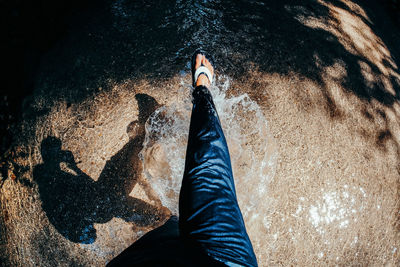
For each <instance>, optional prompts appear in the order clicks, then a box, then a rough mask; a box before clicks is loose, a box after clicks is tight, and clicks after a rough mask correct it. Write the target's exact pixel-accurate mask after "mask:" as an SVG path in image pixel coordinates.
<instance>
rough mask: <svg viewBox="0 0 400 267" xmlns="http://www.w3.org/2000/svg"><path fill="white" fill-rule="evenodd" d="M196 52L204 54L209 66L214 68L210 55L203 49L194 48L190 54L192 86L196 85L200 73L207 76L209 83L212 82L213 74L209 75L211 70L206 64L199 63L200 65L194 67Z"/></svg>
mask: <svg viewBox="0 0 400 267" xmlns="http://www.w3.org/2000/svg"><path fill="white" fill-rule="evenodd" d="M198 54H200V55H203V56H205V57H206V58H207V60H208V61H209V62H210V64H211V66H212V67H213V68H214V69H215V67H214V60H213V58H212V57H211V56H210V55H208V54H207V53H206V52H205V51H204V50H200V49H198V50H196V52H194V54H193V56H192V62H191V68H192V81H193V84H192V85H193V87H196V82H197V79H198V78H199V76H200V75H201V74H204V75H206V76H207V78H208V80H209V81H210V84H212V82H213V75H211V71H210V70H209V69H208V68H207V67H206V66H204V65H203V63H201V66H200V67H198V68H197V69H194V68H195V66H196V57H197V55H198Z"/></svg>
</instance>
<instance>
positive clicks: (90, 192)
mask: <svg viewBox="0 0 400 267" xmlns="http://www.w3.org/2000/svg"><path fill="white" fill-rule="evenodd" d="M271 5H272V7H271V10H272V11H271V12H270V13H268V14H269V15H270V16H271V17H270V20H271V23H272V24H273V22H272V21H273V20H276V21H278V22H283V21H286V23H282V24H280V25H279V28H273V27H271V28H268V30H266V32H268V34H267V33H264V34H267V35H266V36H269V37H271V39H270V41H269V42H267V45H266V46H265V49H264V50H265V51H261V50H257V51H259V52H257V53H250V52H249V53H248V54H244V53H241V51H243V49H245V48H246V45H248V46H250V44H251V43H252V42H264V40H257V39H256V37H257V35H255V34H252V35H251V36H253V38H254V40H247V41H248V43H241V44H239V43H238V44H237V49H231V50H229V51H228V52H226V51H224V50H222V49H219V50H218V51H216V58H217V62H218V59H219V66H220V68H219V69H218V70H217V75H219V76H223V75H227V76H228V77H229V80H230V82H231V84H230V86H229V87H228V91H227V94H228V96H227V98H229V97H237V96H240V95H243V94H248V96H249V97H250V99H251V100H252V101H254V102H255V103H256V104H257V105H258V107H259V108H260V110H261V111H262V113H263V117H264V118H265V120H266V123H267V125H268V129H267V132H266V133H265V138H266V139H268V140H270V141H269V142H267V144H268V147H269V149H266V150H257V151H256V154H257V153H258V154H257V155H258V156H260V157H262V156H263V155H260V153H265V152H266V153H270V155H273V156H276V158H275V160H271V161H270V162H271V165H270V166H268V168H270V171H271V173H272V174H273V175H272V177H271V178H270V179H268V180H267V181H266V182H264V183H261V182H260V181H261V179H260V177H254V179H251V178H248V179H247V180H243V179H240V178H238V181H239V183H237V185H236V186H237V188H238V198H239V202H240V204H241V208H242V210H243V211H245V212H244V214H245V221H246V224H247V227H248V232H249V235H250V238H251V239H252V241H253V245H254V249H255V252H256V255H257V258H258V261H259V265H260V266H270V265H272V266H276V265H280V266H290V265H300V266H313V265H317V266H322V265H345V266H348V265H361V266H367V265H372V266H382V265H386V266H398V265H399V264H400V257H399V252H398V250H399V248H400V236H399V222H398V216H399V215H398V214H399V191H398V190H399V178H400V169H399V166H400V165H399V164H400V162H399V159H400V158H399V157H400V154H399V153H400V152H399V151H400V150H399V148H400V147H399V144H400V143H399V142H400V140H399V139H400V126H399V125H400V124H399V122H400V117H399V116H400V102H399V93H400V72H399V70H398V64H400V62H399V56H400V55H399V51H398V47H400V46H399V44H400V35H399V28H397V26H395V25H393V24H391V22H390V20H385V18H386V13H385V12H386V11H385V10H384V9H383V8H381V7H380V6H376V5H374V4H373V3H372V4H371V3H369V2H368V4H366V3H361V2H360V3H359V2H352V1H347V0H346V1H332V2H328V1H326V2H325V1H310V2H307V3H305V4H304V5H301V6H299V5H298V3H291V2H290V1H286V2H285V3H284V4H282V6H280V5H279V7H278V4H271ZM274 5H275V6H274ZM117 7H118V6H114V7H113V8H114V9H115V10H119V9H118V8H117ZM274 8H276V9H278V8H281V9H280V11H282V10H284V11H285V13H281V14H279V15H278V14H277V13H278V11H274V10H275V9H274ZM122 11H123V10H122ZM122 11H121V12H122ZM274 16H275V17H274ZM143 20H144V21H145V19H143ZM117 22H118V23H121V21H117ZM143 23H145V22H143ZM90 25H91V24H89V26H87V28H85V29H82V30H81V31H77V33H76V34H73V33H72V34H71V35H70V37H68V38H67V40H64V42H62V43H60V44H58V45H57V47H55V48H54V49H53V50H52V51H51V52H50V53H49V54H48V55H47V56H46V57H45V58H44V61H43V63H42V65H41V67H40V70H39V71H38V72H39V75H38V78H37V83H36V84H37V85H36V87H35V91H34V93H33V95H32V96H31V97H30V98H31V100H30V101H28V103H29V105H28V107H27V108H26V110H25V111H24V116H23V119H22V120H21V122H20V123H19V124H18V125H17V126H16V127H15V130H14V133H15V139H16V141H15V143H14V144H13V146H12V149H11V150H10V151H9V152H8V154H7V155H6V156H7V160H8V161H7V162H6V164H7V165H8V168H7V170H8V173H7V176H8V177H6V179H4V177H3V179H4V183H3V184H2V187H1V189H0V190H1V192H0V200H1V201H0V204H1V206H0V209H1V213H0V226H1V232H0V233H1V237H0V239H1V243H0V244H1V246H0V254H1V255H3V256H2V258H1V259H2V260H3V262H5V265H12V266H14V265H23V266H37V265H40V266H54V265H62V266H64V265H84V266H89V265H90V266H92V265H94V266H102V265H104V264H105V263H106V262H108V261H109V260H110V259H112V258H113V257H114V256H116V255H117V254H118V253H120V252H121V251H122V250H123V249H124V248H126V247H128V246H129V245H130V244H131V243H132V242H134V241H135V240H137V239H138V238H140V236H142V235H143V234H145V233H146V232H147V231H149V230H151V229H154V228H155V227H157V226H159V225H161V224H162V223H163V222H165V221H166V220H167V219H168V217H169V216H170V214H171V212H172V210H171V208H170V209H167V208H166V207H163V206H165V203H163V201H162V200H161V199H160V197H159V192H157V190H155V188H154V185H155V183H154V181H153V182H152V181H151V180H149V179H148V176H147V175H146V171H148V170H146V169H143V165H142V159H141V158H140V155H139V152H140V151H141V150H142V149H143V142H144V140H145V136H146V132H145V122H146V120H147V119H148V118H149V116H151V114H152V113H153V112H154V111H155V110H156V109H157V108H159V107H161V106H164V107H170V106H173V105H174V104H176V103H178V102H179V101H183V98H182V96H185V95H186V96H187V95H188V93H189V87H190V75H189V70H188V68H187V66H186V65H185V64H186V63H187V62H188V59H187V57H186V58H185V59H184V58H183V54H185V53H186V52H184V53H183V54H180V55H179V56H178V57H177V59H171V58H170V61H168V64H170V65H173V67H171V68H168V66H164V65H162V64H158V63H154V62H156V59H154V58H153V57H152V56H151V55H149V58H148V59H149V61H148V62H147V63H146V64H144V63H143V62H144V60H145V59H143V58H140V59H138V62H136V63H133V62H134V61H130V62H131V63H129V64H132V65H131V66H129V67H126V69H125V67H124V66H125V65H123V64H122V63H125V64H127V65H128V62H124V61H123V60H121V59H120V58H119V56H121V55H122V54H124V53H126V52H129V51H132V54H135V51H136V50H135V49H136V48H135V47H132V44H129V43H122V44H124V45H125V46H124V47H123V48H121V51H114V52H115V57H116V59H115V61H114V63H113V61H112V60H110V58H112V57H109V56H108V54H107V55H105V56H104V58H103V59H102V58H98V55H101V54H102V51H105V50H107V51H108V53H109V55H113V50H112V49H111V50H108V49H107V45H109V44H110V43H111V44H112V45H111V48H113V47H114V48H115V47H118V45H121V42H120V41H118V40H112V38H113V37H115V36H113V35H107V34H104V35H100V34H99V32H100V30H99V31H97V32H95V33H92V28H91V27H94V26H90ZM94 25H96V23H94ZM239 30H243V31H245V30H246V28H245V27H244V28H243V29H241V28H239ZM88 33H91V34H93V36H94V37H84V36H86V35H87V34H88ZM85 34H86V35H85ZM229 34H230V33H227V35H229ZM143 35H144V36H142V37H143V38H144V37H145V36H146V35H151V34H150V33H143ZM136 37H137V36H136ZM80 38H83V41H82V42H81V43H80V44H79V46H76V43H77V41H78V40H80ZM91 38H92V39H91ZM102 38H105V39H107V38H110V39H111V40H112V41H110V40H109V41H108V42H106V41H105V42H104V43H103V44H99V40H101V39H102ZM138 42H144V41H141V39H138ZM154 42H155V43H156V44H158V40H155V41H154ZM96 44H98V45H99V47H100V48H97V49H99V51H100V52H98V51H92V50H93V47H97V46H96ZM396 45H397V46H396ZM189 48H190V47H189ZM189 48H186V50H187V53H189V50H190V49H189ZM160 49H161V48H160ZM169 49H170V50H173V49H174V47H173V46H172V48H168V49H167V48H165V51H162V52H165V53H168V51H169ZM396 49H397V50H396ZM186 50H185V51H186ZM90 53H93V54H94V56H91V55H90ZM149 53H150V52H149ZM157 53H158V52H157ZM120 54H121V55H120ZM228 55H229V56H231V57H232V58H231V61H230V62H229V63H230V64H225V63H226V62H224V59H223V56H225V57H226V56H228ZM92 58H96V60H95V61H93V59H92ZM174 60H175V61H174ZM151 63H154V64H153V65H154V68H157V70H155V71H154V73H149V71H148V70H149V69H151V68H152V64H151ZM241 63H243V65H240V64H241ZM113 64H118V66H117V67H115V66H114V67H106V66H109V65H111V66H113ZM240 66H242V67H240ZM130 71H132V74H130V75H128V74H126V73H129V72H130ZM99 77H100V78H99ZM246 119H248V121H250V122H255V123H256V122H258V121H257V120H256V118H255V117H251V116H250V117H246ZM222 124H223V126H224V121H223V122H222ZM224 127H225V129H230V128H229V127H230V126H229V125H225V126H224ZM227 138H228V144H229V136H227ZM231 146H232V148H231V150H235V149H237V148H235V147H234V145H231ZM243 146H244V147H248V146H251V144H243ZM260 151H261V152H260ZM154 155H156V156H159V155H160V154H157V153H156V154H154ZM171 160H172V159H169V160H167V161H165V159H163V158H162V157H161V158H157V157H155V158H153V159H152V161H151V162H152V164H153V166H154V165H156V166H157V168H158V167H159V166H160V165H157V164H167V165H168V164H170V162H171ZM260 162H261V161H260ZM234 168H237V170H238V171H236V174H237V175H240V170H241V169H240V166H239V165H235V166H234ZM272 169H273V170H272ZM260 188H265V192H263V194H264V197H263V198H262V199H257V201H256V204H257V205H256V206H257V209H250V210H246V207H247V206H246V205H247V203H251V201H252V199H251V197H249V196H251V195H252V194H255V192H257V190H259V189H260Z"/></svg>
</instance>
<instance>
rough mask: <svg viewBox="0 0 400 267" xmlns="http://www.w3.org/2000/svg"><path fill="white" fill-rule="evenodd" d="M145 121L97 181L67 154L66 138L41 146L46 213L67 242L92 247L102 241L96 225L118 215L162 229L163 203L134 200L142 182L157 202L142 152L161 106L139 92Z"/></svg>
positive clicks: (131, 130) (134, 126)
mask: <svg viewBox="0 0 400 267" xmlns="http://www.w3.org/2000/svg"><path fill="white" fill-rule="evenodd" d="M136 99H137V101H138V104H139V118H138V120H137V121H134V122H132V123H130V125H128V129H127V131H128V134H129V135H130V139H129V141H128V143H127V144H126V145H125V146H124V147H123V148H122V149H121V150H120V151H118V152H117V153H116V154H115V155H113V156H112V157H111V158H110V160H108V161H107V162H106V164H105V167H104V169H103V171H102V172H101V174H100V177H99V179H98V180H97V181H94V180H93V179H92V178H91V177H90V176H88V175H87V174H86V173H84V172H83V171H82V170H80V169H79V167H78V166H77V163H76V162H75V159H74V156H73V154H72V152H71V151H68V150H62V148H61V146H62V143H61V140H60V139H58V138H56V137H54V136H49V137H47V138H45V139H44V140H43V141H42V143H41V155H42V159H43V163H42V164H39V165H37V166H36V167H35V168H34V171H33V174H34V180H35V181H36V182H37V184H38V186H39V193H40V198H41V200H42V206H43V210H44V211H45V212H46V215H47V217H48V219H49V221H50V222H51V223H52V224H53V225H54V227H55V228H56V229H57V230H58V232H59V233H61V234H62V235H63V236H64V237H66V238H67V239H69V240H71V241H73V242H77V243H84V244H89V243H93V242H94V241H95V239H96V230H95V228H94V226H93V224H94V223H105V222H107V221H109V220H111V219H112V218H113V217H117V218H122V219H124V220H125V221H128V222H132V223H134V224H135V225H136V226H139V227H144V226H151V225H157V223H160V221H161V220H163V219H164V218H165V216H166V215H167V214H168V211H167V210H166V209H163V208H160V207H159V206H161V205H157V207H156V206H154V205H150V204H149V203H147V202H145V201H143V200H140V199H138V198H135V197H132V196H129V194H130V193H131V191H132V189H133V188H134V187H135V185H136V184H137V183H140V184H141V185H142V187H143V188H144V190H145V192H146V194H147V195H148V197H149V198H150V199H151V200H155V201H156V203H157V204H160V203H159V200H157V198H156V197H155V195H154V194H152V192H151V188H150V186H149V185H148V184H147V183H146V181H145V180H144V179H140V173H141V162H140V159H139V156H138V154H139V152H140V151H141V149H142V146H143V141H144V137H145V131H144V125H145V122H146V120H147V118H148V117H149V116H150V114H151V113H152V112H153V111H154V110H155V109H156V108H157V107H158V106H159V105H158V103H157V102H156V100H155V99H154V98H152V97H150V96H148V95H146V94H137V95H136Z"/></svg>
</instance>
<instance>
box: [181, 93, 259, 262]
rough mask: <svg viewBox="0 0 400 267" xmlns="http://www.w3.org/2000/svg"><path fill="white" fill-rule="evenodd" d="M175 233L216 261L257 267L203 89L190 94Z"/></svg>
mask: <svg viewBox="0 0 400 267" xmlns="http://www.w3.org/2000/svg"><path fill="white" fill-rule="evenodd" d="M179 228H180V235H181V237H183V238H185V239H187V240H189V241H190V242H191V243H192V244H194V245H195V246H198V247H199V248H200V249H201V250H203V251H204V252H206V253H207V254H208V255H209V256H211V257H212V258H214V259H216V260H218V261H222V262H230V263H236V264H241V265H244V266H257V260H256V257H255V255H254V252H253V247H252V245H251V242H250V239H249V237H248V235H247V232H246V228H245V225H244V221H243V217H242V214H241V212H240V209H239V206H238V202H237V198H236V192H235V185H234V181H233V174H232V167H231V161H230V156H229V151H228V146H227V144H226V140H225V136H224V133H223V131H222V128H221V124H220V121H219V118H218V114H217V111H216V109H215V106H214V102H213V100H212V96H211V94H210V92H209V90H208V89H207V88H206V87H204V86H198V87H196V89H195V90H194V92H193V109H192V117H191V122H190V130H189V140H188V146H187V151H186V162H185V171H184V176H183V181H182V188H181V192H180V199H179Z"/></svg>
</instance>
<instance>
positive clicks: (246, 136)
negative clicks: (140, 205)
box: [141, 77, 276, 217]
mask: <svg viewBox="0 0 400 267" xmlns="http://www.w3.org/2000/svg"><path fill="white" fill-rule="evenodd" d="M229 81H230V80H229V78H228V77H222V78H220V79H219V80H218V81H217V83H216V85H215V86H212V87H211V89H210V91H211V94H212V95H213V98H214V102H215V106H216V108H217V112H218V114H219V117H220V120H221V124H222V127H223V130H224V133H225V136H226V139H227V143H228V147H229V150H230V154H231V161H232V167H233V173H234V177H235V183H236V185H238V186H237V192H238V193H237V194H238V200H239V204H240V206H241V208H242V212H243V213H244V216H245V217H250V214H248V213H252V214H251V215H252V216H255V217H257V216H258V215H256V214H255V213H257V212H260V210H258V211H257V212H255V211H256V207H259V206H260V204H261V203H263V200H264V199H265V196H266V194H267V190H268V183H269V182H270V180H271V178H272V177H273V175H274V172H275V165H276V164H275V163H276V152H275V150H274V143H273V139H272V138H271V136H270V135H269V132H268V122H267V120H266V119H265V117H264V115H263V113H262V110H261V108H260V107H259V106H258V105H257V103H256V102H255V101H253V100H251V99H250V97H249V96H248V95H247V94H241V95H239V96H232V97H228V96H227V90H229ZM190 90H191V88H190V86H188V85H187V84H186V85H185V84H184V83H182V88H181V90H179V92H180V94H181V95H179V96H178V99H180V100H178V101H176V103H175V104H173V105H170V106H163V107H161V108H159V109H157V110H156V111H155V112H154V113H153V114H152V115H151V116H150V118H149V119H148V120H147V122H146V137H145V141H144V145H143V150H142V151H141V159H142V162H143V169H144V171H145V174H146V177H147V178H148V179H149V180H150V181H151V183H152V186H153V188H154V189H155V191H156V192H157V193H158V195H159V197H160V199H161V202H162V204H163V205H164V206H166V207H167V208H169V209H170V210H171V211H172V212H173V213H174V214H178V199H179V191H180V185H181V181H182V176H183V171H184V164H185V152H186V145H187V139H188V133H189V123H190V114H191V98H190V93H189V92H190Z"/></svg>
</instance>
